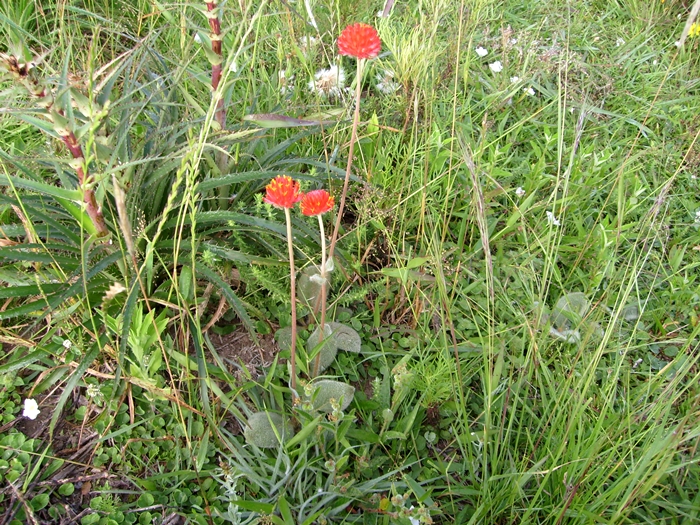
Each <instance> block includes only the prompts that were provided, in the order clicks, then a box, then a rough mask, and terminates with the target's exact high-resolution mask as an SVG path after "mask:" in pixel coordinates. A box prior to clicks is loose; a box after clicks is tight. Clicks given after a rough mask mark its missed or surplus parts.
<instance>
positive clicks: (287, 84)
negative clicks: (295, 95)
mask: <svg viewBox="0 0 700 525" xmlns="http://www.w3.org/2000/svg"><path fill="white" fill-rule="evenodd" d="M292 80H294V75H292V76H290V77H289V78H287V72H286V71H285V70H284V69H281V70H279V71H278V72H277V84H278V85H279V87H280V93H282V94H283V95H286V94H287V93H291V92H292V91H294V86H292V85H291V82H292Z"/></svg>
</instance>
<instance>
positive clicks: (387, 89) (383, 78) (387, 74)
mask: <svg viewBox="0 0 700 525" xmlns="http://www.w3.org/2000/svg"><path fill="white" fill-rule="evenodd" d="M376 79H377V89H378V90H379V92H380V93H382V94H384V95H391V94H392V93H394V92H395V91H396V90H398V89H399V87H401V86H399V85H398V84H397V83H396V82H394V73H393V72H392V71H389V70H387V69H385V70H383V71H382V72H381V73H377V76H376Z"/></svg>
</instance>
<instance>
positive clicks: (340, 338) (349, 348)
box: [328, 323, 362, 354]
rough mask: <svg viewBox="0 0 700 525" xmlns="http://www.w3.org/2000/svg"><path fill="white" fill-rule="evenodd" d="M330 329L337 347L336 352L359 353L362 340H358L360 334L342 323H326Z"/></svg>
mask: <svg viewBox="0 0 700 525" xmlns="http://www.w3.org/2000/svg"><path fill="white" fill-rule="evenodd" d="M328 324H329V325H330V327H331V331H332V334H333V339H335V342H336V344H337V345H338V350H345V351H346V352H353V353H355V354H359V353H360V351H361V350H360V349H361V347H362V340H361V339H360V334H358V333H357V331H355V329H354V328H351V327H349V326H347V325H344V324H342V323H328Z"/></svg>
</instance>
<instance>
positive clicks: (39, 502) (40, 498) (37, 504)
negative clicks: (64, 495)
mask: <svg viewBox="0 0 700 525" xmlns="http://www.w3.org/2000/svg"><path fill="white" fill-rule="evenodd" d="M48 504H49V495H48V493H44V494H39V495H37V496H34V497H33V498H32V501H31V505H32V510H34V512H36V511H38V510H41V509H43V508H44V507H46V505H48Z"/></svg>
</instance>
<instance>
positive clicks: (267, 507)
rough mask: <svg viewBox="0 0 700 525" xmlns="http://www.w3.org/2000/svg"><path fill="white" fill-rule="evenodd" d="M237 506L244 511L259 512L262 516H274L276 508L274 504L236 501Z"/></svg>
mask: <svg viewBox="0 0 700 525" xmlns="http://www.w3.org/2000/svg"><path fill="white" fill-rule="evenodd" d="M236 505H237V506H238V507H240V508H241V509H243V510H250V511H252V512H258V513H260V514H272V513H273V512H274V510H275V506H274V504H272V503H259V502H257V501H248V500H242V499H239V500H236Z"/></svg>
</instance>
